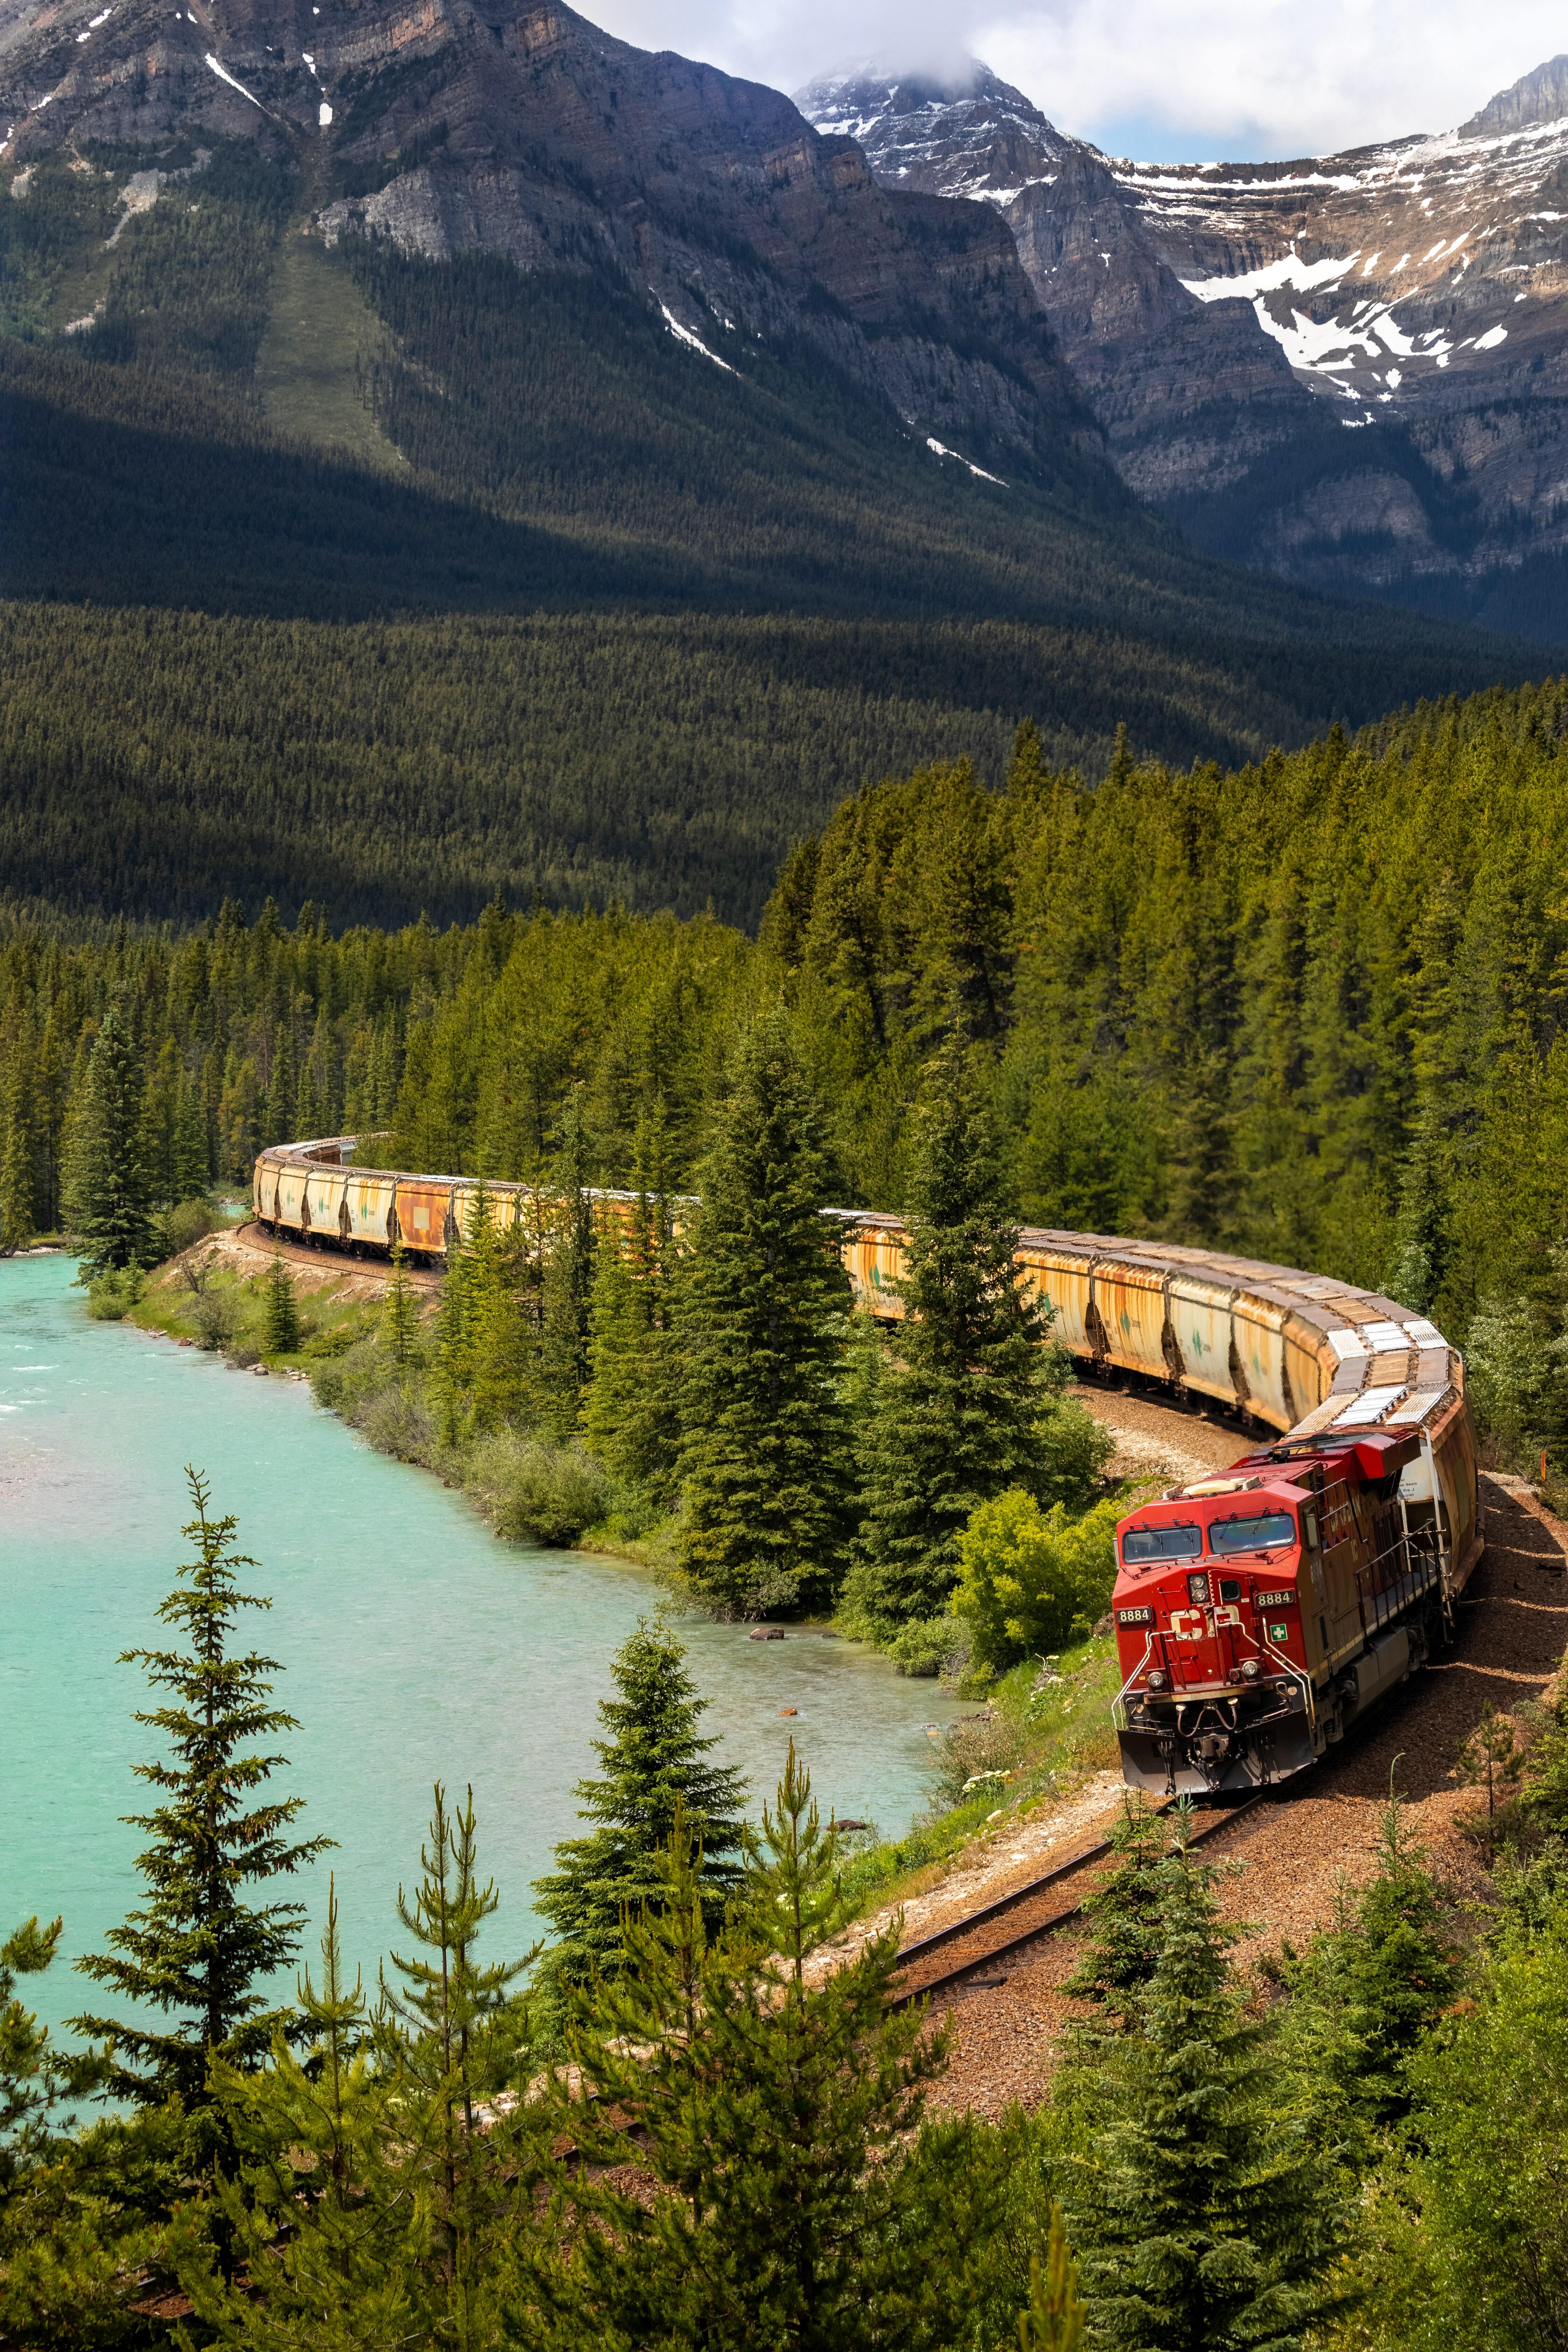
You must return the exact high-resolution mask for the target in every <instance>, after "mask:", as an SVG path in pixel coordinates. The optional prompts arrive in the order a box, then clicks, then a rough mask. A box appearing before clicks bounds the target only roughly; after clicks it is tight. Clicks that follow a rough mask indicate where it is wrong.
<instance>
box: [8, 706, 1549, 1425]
mask: <svg viewBox="0 0 1568 2352" xmlns="http://www.w3.org/2000/svg"><path fill="white" fill-rule="evenodd" d="M1565 732H1568V682H1564V681H1561V680H1559V681H1552V682H1550V683H1548V684H1546V685H1544V686H1542V687H1539V688H1528V689H1524V690H1522V691H1520V692H1517V693H1503V692H1494V693H1491V694H1488V695H1483V696H1479V697H1476V698H1473V699H1471V700H1470V701H1468V702H1463V703H1461V702H1457V701H1455V702H1448V703H1444V704H1440V705H1437V704H1434V705H1430V706H1426V707H1424V708H1422V709H1418V710H1416V711H1415V712H1414V713H1411V714H1407V715H1405V716H1404V717H1402V718H1397V719H1390V720H1388V721H1385V722H1383V723H1381V724H1380V725H1378V726H1376V727H1373V728H1369V729H1367V730H1363V732H1362V733H1360V734H1359V735H1356V736H1353V737H1352V736H1348V735H1345V734H1343V733H1341V732H1338V731H1336V732H1334V733H1333V734H1331V735H1329V736H1327V737H1325V738H1322V739H1321V740H1319V741H1317V742H1315V743H1313V744H1312V745H1310V746H1309V747H1308V748H1307V749H1306V750H1304V751H1300V752H1298V753H1294V754H1274V755H1271V756H1270V757H1269V758H1268V759H1267V760H1265V761H1261V762H1259V763H1258V764H1255V765H1253V766H1250V767H1247V768H1241V769H1235V770H1232V771H1230V772H1224V771H1221V770H1220V769H1218V768H1217V767H1205V768H1198V769H1194V770H1192V771H1189V772H1185V773H1173V772H1170V771H1167V770H1166V769H1164V768H1162V767H1159V766H1157V765H1153V764H1150V763H1142V764H1141V763H1138V762H1135V761H1132V760H1131V758H1129V757H1128V756H1126V755H1125V754H1121V755H1119V756H1118V757H1117V758H1116V759H1115V760H1114V761H1113V763H1112V768H1111V772H1110V775H1109V776H1108V777H1107V779H1106V780H1105V782H1103V783H1102V784H1101V785H1100V788H1099V790H1098V791H1092V792H1091V791H1088V790H1086V789H1085V788H1084V787H1083V786H1082V785H1081V784H1080V783H1079V782H1078V781H1077V779H1076V778H1075V777H1073V776H1072V775H1070V774H1064V773H1062V772H1059V771H1056V770H1053V769H1052V768H1051V767H1050V765H1049V764H1048V762H1047V761H1044V760H1042V758H1041V756H1040V751H1039V746H1038V743H1037V740H1036V738H1035V737H1034V736H1033V734H1032V733H1031V732H1030V731H1029V730H1024V731H1023V733H1022V734H1021V736H1020V738H1019V740H1018V743H1017V745H1016V750H1015V751H1014V753H1013V756H1012V760H1011V763H1010V767H1009V770H1008V774H1007V779H1006V784H1005V790H1003V791H1001V792H997V793H992V792H988V791H986V790H985V789H984V786H983V785H982V784H981V782H979V781H978V780H977V779H976V777H975V776H974V774H973V772H972V771H971V770H970V769H969V768H968V767H966V766H965V765H964V764H963V763H962V762H957V763H950V764H947V765H942V766H936V767H927V768H925V769H922V770H920V771H918V772H915V773H913V774H912V775H911V776H910V778H908V779H907V780H906V781H903V782H889V783H886V784H883V785H880V786H876V787H873V788H871V789H869V790H868V791H866V792H864V793H860V794H858V795H857V796H856V797H854V798H853V799H851V800H849V801H847V803H845V804H844V805H843V806H842V807H841V808H840V809H839V810H838V812H837V814H836V815H835V816H834V817H833V818H832V819H831V820H830V822H829V823H828V824H826V827H825V828H824V829H823V831H822V832H821V834H820V835H816V836H813V837H811V838H809V839H807V840H805V842H803V843H802V844H801V845H799V846H798V847H797V848H796V849H795V852H794V853H793V855H792V856H791V857H790V858H789V860H788V862H787V864H786V866H785V867H784V873H783V876H782V878H781V880H780V883H779V886H778V888H777V890H776V892H775V893H774V896H773V900H772V902H771V905H770V907H769V908H768V912H767V915H766V919H765V920H764V922H763V928H762V935H761V939H760V941H757V942H755V943H753V942H752V941H749V940H747V939H745V938H744V937H743V936H742V934H741V933H739V932H738V931H736V930H734V929H730V928H727V927H725V926H723V925H721V924H719V923H717V922H715V921H713V920H712V919H709V918H697V919H693V920H690V921H687V922H680V921H678V920H676V919H673V918H671V917H669V916H660V917H657V918H654V919H642V918H638V917H637V916H635V915H632V914H629V913H619V912H615V911H612V912H609V913H606V914H602V915H592V914H589V915H578V916H566V917H563V916H558V915H552V914H547V913H532V914H519V913H510V914H509V913H506V912H504V911H503V910H502V909H501V908H500V907H499V906H498V907H495V908H491V909H490V910H489V911H488V912H487V913H486V914H485V915H484V917H483V919H481V921H480V922H479V924H478V925H477V926H473V927H470V928H468V929H450V930H447V931H445V932H438V931H437V930H436V929H434V928H432V927H431V926H429V925H428V924H424V923H422V924H419V925H416V926H414V927H412V928H409V929H404V930H403V931H401V932H397V933H394V934H386V933H383V932H379V931H375V930H369V929H361V930H356V931H352V932H350V933H347V934H345V935H344V936H342V938H337V939H334V938H333V937H331V934H330V933H329V931H328V930H327V929H326V928H325V927H324V925H323V924H322V922H321V918H320V916H319V914H318V913H317V912H316V911H315V910H314V909H307V910H306V912H305V913H304V914H303V916H302V917H301V919H300V922H299V924H298V925H297V926H296V927H294V928H293V929H284V928H283V927H281V926H280V925H279V922H278V920H277V918H276V917H275V915H273V914H272V913H271V912H270V910H269V911H268V913H267V914H266V915H265V916H264V918H263V919H260V920H258V921H257V922H255V923H252V924H249V925H247V923H246V922H245V920H244V919H243V918H242V916H241V915H240V914H239V913H238V912H237V910H236V909H234V908H230V909H227V910H226V912H225V914H224V916H223V918H222V919H221V920H220V921H218V922H217V923H216V924H211V923H209V924H207V925H205V927H202V928H201V929H196V930H194V931H192V932H190V933H188V934H186V935H184V937H181V938H179V939H175V938H173V937H170V936H167V935H163V934H149V935H146V936H140V935H133V934H129V933H127V932H125V931H124V930H122V929H121V930H119V931H116V932H113V933H103V932H96V933H89V934H85V935H84V936H83V937H82V939H81V940H80V941H79V944H76V945H68V944H66V943H65V940H63V938H62V937H61V936H60V935H59V934H58V933H50V932H45V931H40V930H38V929H35V928H33V927H31V926H27V925H21V926H17V927H16V928H14V929H13V931H12V932H11V934H10V936H9V937H8V939H7V940H6V942H5V948H4V951H3V958H0V972H3V975H4V977H3V980H0V1003H3V1005H4V1015H3V1026H0V1037H3V1039H4V1053H5V1097H4V1099H5V1118H6V1121H7V1126H6V1142H5V1170H6V1179H5V1182H6V1187H7V1190H6V1202H7V1205H6V1209H5V1214H6V1218H7V1232H8V1233H9V1234H11V1235H13V1236H15V1235H16V1234H19V1233H20V1232H22V1231H24V1230H25V1229H26V1228H27V1227H29V1226H35V1227H46V1228H47V1227H48V1226H50V1225H52V1224H53V1223H55V1222H56V1220H57V1218H58V1173H57V1171H58V1165H59V1162H60V1159H61V1154H62V1151H63V1148H64V1144H63V1139H64V1136H65V1132H66V1128H67V1123H68V1106H69V1098H70V1094H71V1088H72V1085H73V1074H74V1079H75V1082H77V1083H79V1081H80V1077H81V1073H82V1070H83V1068H84V1066H85V1062H84V1054H85V1047H86V1045H87V1043H88V1042H89V1040H90V1037H91V1035H92V1034H93V1032H94V1027H95V1024H97V1023H98V1022H99V1020H100V1018H101V1016H102V1013H103V1010H104V1007H105V1005H106V1004H107V1003H108V1002H109V1000H110V996H111V995H112V994H113V993H114V992H115V991H116V990H117V989H121V988H122V989H123V990H124V991H125V992H127V996H128V1001H129V1003H130V1005H131V1006H132V1009H133V1023H134V1026H135V1028H136V1031H137V1034H138V1039H139V1045H140V1050H141V1052H142V1056H143V1059H144V1062H145V1066H146V1067H147V1070H148V1072H149V1074H150V1083H151V1085H152V1087H153V1096H154V1098H155V1101H156V1102H157V1104H158V1105H159V1106H161V1108H158V1109H157V1111H156V1114H155V1119H156V1122H158V1123H160V1126H159V1131H160V1132H161V1133H163V1134H165V1135H173V1133H174V1129H175V1128H176V1126H177V1125H178V1120H179V1116H180V1105H181V1103H182V1102H184V1104H185V1106H186V1108H185V1112H184V1117H185V1118H186V1121H187V1126H194V1127H195V1129H197V1130H198V1131H199V1136H200V1150H201V1153H202V1155H203V1167H204V1170H205V1172H208V1173H211V1174H213V1175H216V1176H219V1177H221V1178H223V1179H225V1180H226V1181H231V1182H232V1181H243V1180H244V1179H245V1177H246V1176H247V1174H248V1171H249V1166H250V1160H251V1157H252V1155H253V1154H254V1152H255V1150H257V1149H258V1147H259V1146H260V1145H261V1144H263V1143H267V1142H271V1141H276V1140H280V1139H285V1138H288V1137H289V1136H291V1135H302V1134H311V1133H327V1132H332V1131H334V1130H336V1129H339V1128H341V1127H346V1128H348V1129H358V1128H363V1127H376V1128H391V1129H394V1130H395V1140H394V1141H393V1143H392V1144H390V1145H389V1147H388V1149H389V1150H390V1151H391V1152H392V1153H393V1154H394V1156H395V1159H396V1160H397V1161H398V1163H399V1164H401V1165H403V1166H405V1167H422V1168H431V1169H442V1170H447V1171H458V1172H473V1171H479V1170H482V1171H484V1172H485V1173H487V1174H489V1175H491V1176H496V1177H508V1178H510V1177H527V1176H531V1175H535V1174H537V1173H539V1172H541V1171H545V1170H548V1169H549V1168H550V1167H551V1166H552V1156H553V1154H554V1153H555V1152H556V1150H557V1149H558V1146H559V1137H560V1129H561V1121H562V1118H563V1113H564V1111H565V1108H566V1106H567V1103H568V1100H569V1098H572V1097H574V1090H577V1089H579V1088H580V1090H581V1091H580V1092H578V1093H575V1099H576V1102H577V1105H578V1110H579V1113H580V1117H581V1121H582V1131H583V1137H584V1144H583V1149H584V1152H585V1162H584V1164H585V1167H586V1170H587V1172H588V1174H589V1176H590V1177H591V1179H592V1181H599V1182H606V1183H626V1182H627V1181H631V1180H632V1178H633V1175H634V1145H635V1138H636V1135H637V1128H638V1122H639V1120H640V1119H643V1118H646V1117H648V1116H654V1115H657V1116H658V1118H659V1120H660V1121H661V1122H662V1127H663V1130H664V1135H665V1143H664V1146H663V1149H664V1151H665V1154H666V1158H665V1163H664V1165H665V1171H666V1175H667V1178H668V1181H669V1182H670V1183H672V1184H674V1185H677V1186H679V1185H683V1184H688V1183H689V1181H691V1177H692V1171H693V1169H694V1167H695V1164H696V1161H697V1159H698V1157H699V1155H700V1151H701V1149H702V1145H703V1138H704V1134H705V1130H706V1125H707V1121H708V1118H709V1116H710V1107H711V1105H712V1103H713V1101H714V1099H715V1097H716V1093H717V1090H718V1087H719V1084H720V1078H721V1070H722V1066H723V1060H724V1055H725V1052H726V1050H727V1047H728V1045H730V1043H731V1040H732V1039H733V1037H734V1036H735V1035H736V1034H738V1032H739V1030H740V1029H741V1028H742V1025H743V1024H744V1021H745V1019H746V1018H747V1016H748V1015H749V1014H750V1013H752V1012H753V1011H754V1010H756V1009H757V1008H758V1007H759V1006H762V1005H765V1004H767V1003H773V1002H774V1001H777V1000H778V999H780V998H781V997H782V999H783V1000H784V1002H785V1003H786V1004H787V1005H788V1007H789V1011H790V1014H791V1026H792V1029H793V1032H794V1034H795V1039H796V1041H797V1044H798V1045H799V1047H800V1050H801V1051H802V1052H803V1053H804V1055H805V1059H806V1062H807V1065H808V1066H809V1067H810V1069H811V1071H812V1073H813V1075H814V1076H815V1079H816V1083H817V1085H818V1086H819V1087H820V1089H821V1091H822V1093H823V1095H824V1096H825V1097H826V1100H827V1102H828V1103H829V1104H830V1105H831V1118H832V1126H833V1137H832V1141H833V1150H834V1152H835V1154H836V1158H837V1180H836V1181H837V1189H838V1192H839V1196H840V1197H841V1198H842V1199H843V1200H844V1201H845V1202H851V1203H856V1204H860V1205H875V1206H878V1207H885V1208H889V1209H896V1208H899V1207H900V1206H902V1205H903V1202H904V1198H905V1187H906V1183H907V1181H908V1159H907V1154H908V1140H907V1130H908V1118H909V1113H910V1105H911V1102H912V1100H913V1098H914V1095H915V1091H916V1084H917V1079H918V1076H919V1073H920V1070H921V1066H922V1065H923V1064H924V1063H925V1062H926V1061H927V1060H928V1059H929V1057H930V1056H931V1054H932V1053H933V1052H934V1051H935V1050H936V1049H937V1048H938V1047H939V1046H940V1045H942V1043H944V1042H945V1041H948V1040H950V1039H952V1038H957V1039H959V1040H961V1041H964V1042H966V1043H968V1044H969V1045H971V1046H973V1049H974V1051H975V1053H976V1054H977V1055H978V1057H979V1062H980V1066H981V1068H982V1069H983V1071H984V1073H985V1080H984V1082H985V1085H986V1087H987V1089H988V1091H989V1092H990V1093H991V1095H992V1097H993V1099H994V1105H995V1108H996V1111H997V1115H998V1118H999V1120H1000V1123H1001V1129H1002V1132H1003V1136H1004V1139H1005V1150H1006V1154H1007V1159H1008V1164H1009V1166H1010V1168H1011V1170H1012V1176H1013V1182H1014V1186H1015V1193H1016V1203H1017V1207H1018V1210H1019V1212H1020V1213H1021V1214H1022V1215H1023V1216H1024V1217H1025V1218H1026V1219H1027V1220H1028V1221H1029V1222H1032V1223H1042V1224H1050V1225H1058V1226H1067V1227H1073V1228H1080V1229H1088V1230H1091V1231H1101V1232H1108V1233H1122V1234H1138V1233H1147V1234H1159V1235H1163V1236H1164V1237H1165V1238H1168V1239H1173V1240H1187V1241H1194V1242H1202V1243H1205V1244H1223V1245H1225V1246H1227V1247H1231V1248H1235V1249H1237V1250H1240V1251H1244V1252H1246V1253H1247V1254H1249V1255H1257V1256H1260V1257H1264V1258H1268V1259H1273V1260H1275V1261H1278V1262H1282V1263H1285V1264H1289V1265H1303V1266H1309V1267H1312V1268H1315V1269H1318V1270H1320V1271H1322V1272H1325V1273H1332V1274H1339V1275H1342V1276H1345V1277H1346V1278H1347V1279H1351V1280H1353V1281H1356V1282H1359V1283H1363V1284H1364V1285H1367V1286H1370V1287H1373V1288H1379V1287H1388V1288H1390V1289H1392V1291H1393V1292H1394V1296H1396V1297H1399V1298H1401V1299H1403V1300H1404V1301H1405V1303H1407V1304H1408V1305H1410V1306H1411V1307H1415V1308H1419V1309H1422V1310H1427V1311H1430V1312H1432V1313H1433V1314H1435V1315H1436V1318H1437V1319H1438V1320H1439V1322H1440V1323H1441V1324H1442V1326H1443V1328H1445V1329H1446V1330H1447V1331H1448V1332H1450V1333H1451V1334H1452V1335H1453V1336H1454V1338H1455V1339H1457V1340H1458V1341H1459V1342H1461V1343H1463V1342H1464V1340H1465V1339H1466V1338H1467V1336H1468V1339H1469V1344H1470V1350H1471V1356H1472V1363H1473V1367H1474V1369H1475V1370H1476V1371H1477V1374H1478V1377H1479V1379H1480V1380H1481V1381H1482V1387H1483V1392H1485V1381H1487V1380H1488V1379H1489V1378H1491V1374H1490V1373H1489V1371H1488V1370H1487V1366H1488V1364H1489V1362H1490V1361H1491V1360H1493V1359H1494V1358H1495V1359H1496V1360H1497V1361H1498V1362H1499V1363H1503V1362H1505V1361H1506V1363H1508V1364H1510V1365H1511V1366H1512V1367H1513V1369H1512V1370H1511V1371H1510V1373H1509V1375H1508V1377H1509V1379H1510V1381H1512V1382H1513V1387H1512V1388H1511V1389H1510V1391H1509V1392H1508V1394H1506V1395H1504V1394H1503V1393H1502V1392H1501V1391H1499V1392H1498V1393H1497V1394H1496V1395H1494V1396H1492V1397H1491V1400H1490V1406H1489V1410H1490V1411H1491V1413H1492V1417H1493V1419H1494V1422H1496V1423H1498V1424H1499V1425H1501V1424H1502V1423H1512V1424H1516V1425H1517V1426H1518V1427H1520V1428H1525V1427H1528V1428H1530V1429H1536V1430H1545V1429H1548V1428H1550V1429H1552V1430H1555V1429H1556V1428H1558V1427H1559V1426H1561V1427H1562V1428H1563V1430H1564V1431H1565V1432H1568V1387H1565V1386H1564V1383H1563V1373H1562V1370H1561V1365H1562V1357H1561V1356H1560V1354H1558V1353H1557V1352H1554V1350H1555V1347H1556V1342H1557V1339H1558V1336H1559V1333H1560V1331H1561V1330H1562V1328H1563V1310H1564V1307H1565V1305H1568V1262H1565V1261H1563V1259H1561V1258H1560V1256H1559V1252H1560V1250H1561V1249H1562V1248H1563V1246H1564V1245H1565V1244H1568V1216H1565V1214H1564V1212H1563V1205H1562V1201H1561V1197H1560V1193H1561V1188H1560V1187H1559V1186H1558V1185H1557V1183H1556V1179H1555V1174H1554V1171H1555V1170H1556V1168H1557V1167H1558V1165H1559V1164H1560V1162H1561V1159H1562V1156H1563V1150H1564V1148H1565V1145H1568V1043H1564V1042H1563V1040H1562V1039H1561V1037H1560V1034H1559V1033H1560V1029H1561V1025H1562V1019H1563V982H1562V971H1563V960H1564V955H1565V953H1568V929H1565V925H1568V913H1565V910H1564V908H1563V902H1562V893H1561V880H1560V877H1561V872H1562V866H1563V856H1564V854H1565V851H1568V753H1565V752H1564V750H1563V739H1564V734H1565ZM150 1115H152V1114H150ZM169 1148H172V1147H169ZM21 1171H26V1174H25V1176H24V1174H23V1173H22V1172H21ZM181 1189H182V1184H181V1182H179V1181H176V1180H175V1178H174V1176H173V1175H170V1177H169V1178H168V1180H167V1181H166V1182H165V1184H164V1186H163V1196H164V1197H166V1198H173V1197H175V1196H176V1195H177V1194H178V1192H180V1191H181ZM1504 1302H1506V1304H1505V1303H1504ZM1499 1377H1501V1375H1499Z"/></svg>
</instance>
